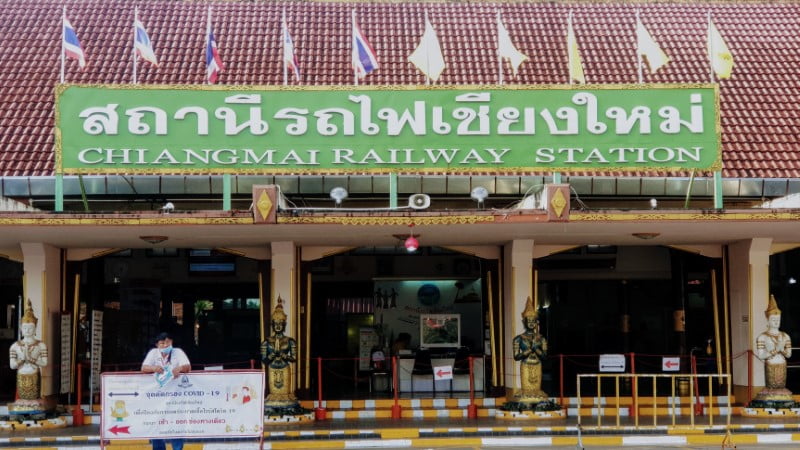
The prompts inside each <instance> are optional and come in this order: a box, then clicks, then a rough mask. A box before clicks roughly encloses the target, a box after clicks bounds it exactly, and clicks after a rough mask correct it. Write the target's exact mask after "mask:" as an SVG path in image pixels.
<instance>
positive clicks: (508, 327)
mask: <svg viewBox="0 0 800 450" xmlns="http://www.w3.org/2000/svg"><path fill="white" fill-rule="evenodd" d="M503 253H504V256H503V259H504V264H503V292H504V293H505V298H504V300H503V317H501V318H500V320H502V322H503V338H502V339H503V346H504V347H505V349H506V351H505V360H504V361H503V365H504V366H503V369H504V370H503V373H504V379H503V380H502V382H503V384H504V386H505V387H506V389H519V387H520V381H519V368H518V367H517V366H518V364H517V363H516V362H515V361H514V353H513V351H514V350H513V346H512V345H511V341H512V340H513V339H514V336H516V335H518V334H521V333H522V332H524V331H525V328H524V327H523V325H522V310H524V309H525V302H526V301H527V299H528V297H531V298H534V293H533V240H532V239H519V240H515V241H511V242H509V243H508V244H506V245H505V247H504V248H503Z"/></svg>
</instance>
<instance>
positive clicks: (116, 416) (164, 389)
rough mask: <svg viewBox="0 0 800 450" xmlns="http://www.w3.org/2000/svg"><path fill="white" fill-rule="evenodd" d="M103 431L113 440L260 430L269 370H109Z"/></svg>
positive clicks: (237, 434) (238, 434)
mask: <svg viewBox="0 0 800 450" xmlns="http://www.w3.org/2000/svg"><path fill="white" fill-rule="evenodd" d="M102 380H103V383H102V384H103V391H102V393H103V395H102V404H101V414H102V419H101V436H102V439H109V440H131V439H153V438H211V437H214V438H235V437H255V436H259V435H260V433H262V430H263V423H264V372H262V371H260V370H236V371H225V372H190V373H188V374H182V375H181V376H179V377H177V378H172V379H171V380H169V381H167V382H166V383H163V385H162V384H161V383H159V381H158V380H157V379H156V377H155V374H143V373H104V374H103V376H102Z"/></svg>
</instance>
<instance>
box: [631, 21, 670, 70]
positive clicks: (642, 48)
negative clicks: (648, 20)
mask: <svg viewBox="0 0 800 450" xmlns="http://www.w3.org/2000/svg"><path fill="white" fill-rule="evenodd" d="M636 51H637V52H639V54H640V55H642V56H643V57H644V58H645V59H647V65H648V66H650V73H656V71H657V70H658V69H660V68H662V67H664V66H665V65H666V64H667V63H668V62H669V57H668V56H667V54H666V53H664V51H663V50H661V47H659V46H658V44H657V43H656V40H655V39H653V36H652V35H651V34H650V32H649V31H647V28H645V27H644V24H642V21H641V20H639V17H636Z"/></svg>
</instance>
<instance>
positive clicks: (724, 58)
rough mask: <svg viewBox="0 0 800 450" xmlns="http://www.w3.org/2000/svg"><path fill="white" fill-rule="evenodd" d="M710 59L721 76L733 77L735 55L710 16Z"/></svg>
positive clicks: (712, 65)
mask: <svg viewBox="0 0 800 450" xmlns="http://www.w3.org/2000/svg"><path fill="white" fill-rule="evenodd" d="M708 60H709V61H710V62H711V68H712V69H714V73H716V74H717V76H718V77H719V78H722V79H725V78H730V77H731V72H732V71H733V55H732V54H731V51H730V50H729V49H728V45H727V44H725V40H724V39H722V35H721V34H720V33H719V30H717V27H716V26H715V25H714V22H712V21H711V18H710V17H709V19H708Z"/></svg>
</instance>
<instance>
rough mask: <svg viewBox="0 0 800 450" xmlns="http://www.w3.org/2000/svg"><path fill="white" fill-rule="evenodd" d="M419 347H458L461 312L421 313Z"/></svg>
mask: <svg viewBox="0 0 800 450" xmlns="http://www.w3.org/2000/svg"><path fill="white" fill-rule="evenodd" d="M419 339H420V344H419V345H420V347H428V348H430V347H445V348H447V347H460V346H461V314H421V315H420V318H419Z"/></svg>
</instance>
